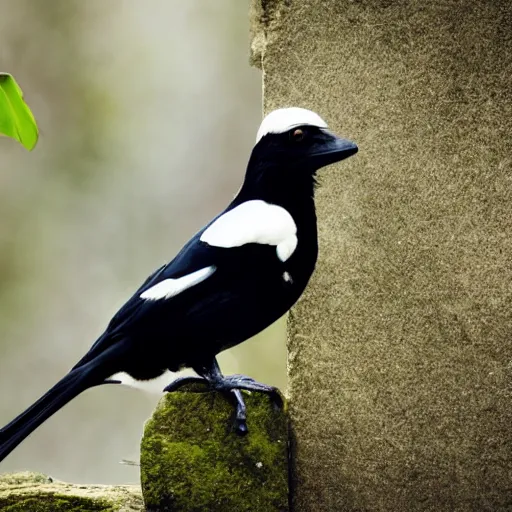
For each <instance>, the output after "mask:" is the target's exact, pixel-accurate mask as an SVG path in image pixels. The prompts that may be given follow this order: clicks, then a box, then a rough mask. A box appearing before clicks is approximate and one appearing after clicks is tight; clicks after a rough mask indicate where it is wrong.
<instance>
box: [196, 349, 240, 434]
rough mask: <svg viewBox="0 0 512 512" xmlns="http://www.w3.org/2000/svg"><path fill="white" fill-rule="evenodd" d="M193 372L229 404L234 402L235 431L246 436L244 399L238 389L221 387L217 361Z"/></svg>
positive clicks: (220, 374)
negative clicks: (220, 394)
mask: <svg viewBox="0 0 512 512" xmlns="http://www.w3.org/2000/svg"><path fill="white" fill-rule="evenodd" d="M194 370H195V371H196V372H197V373H198V374H199V375H201V376H202V377H204V378H205V379H206V380H207V381H208V383H209V384H210V387H211V388H212V389H215V390H216V391H220V392H221V393H222V394H223V395H224V396H225V397H226V398H227V399H228V400H229V401H230V402H234V404H235V426H236V431H237V433H238V434H240V435H245V434H247V432H248V429H247V407H246V405H245V401H244V398H243V396H242V393H241V391H240V390H239V389H235V388H232V389H225V388H223V387H222V381H223V379H224V376H223V375H222V372H221V371H220V367H219V363H217V359H215V358H213V361H212V362H211V363H210V364H209V365H205V366H200V367H198V368H194Z"/></svg>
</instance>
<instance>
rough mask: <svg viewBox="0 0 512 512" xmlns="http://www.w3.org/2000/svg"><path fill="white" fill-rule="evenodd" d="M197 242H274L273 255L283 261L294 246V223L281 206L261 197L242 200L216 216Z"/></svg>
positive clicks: (234, 244) (229, 244)
mask: <svg viewBox="0 0 512 512" xmlns="http://www.w3.org/2000/svg"><path fill="white" fill-rule="evenodd" d="M201 241H202V242H206V243H207V244H208V245H212V246H214V247H224V248H229V247H240V246H241V245H245V244H266V245H275V246H276V252H277V257H278V258H279V259H280V260H281V261H283V262H284V261H286V260H287V259H288V258H289V257H290V256H291V255H292V254H293V252H294V251H295V249H296V247H297V226H296V225H295V222H294V220H293V217H292V216H291V215H290V214H289V213H288V212H287V211H286V210H285V209H284V208H282V207H281V206H277V205H275V204H269V203H266V202H265V201H261V200H253V201H246V202H245V203H242V204H241V205H239V206H237V207H236V208H233V209H232V210H230V211H229V212H227V213H225V214H224V215H222V216H221V217H219V218H218V219H217V220H216V221H215V222H214V223H213V224H212V225H211V226H209V227H208V228H207V229H206V230H205V231H204V233H203V234H202V235H201Z"/></svg>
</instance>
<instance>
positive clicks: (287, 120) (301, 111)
mask: <svg viewBox="0 0 512 512" xmlns="http://www.w3.org/2000/svg"><path fill="white" fill-rule="evenodd" d="M296 126H316V127H318V128H327V123H326V122H325V121H324V120H323V119H322V118H321V117H320V116H319V115H318V114H316V113H315V112H313V111H312V110H307V109H305V108H299V107H290V108H280V109H278V110H274V111H272V112H270V114H268V115H267V116H266V117H265V119H263V121H262V122H261V125H260V128H259V130H258V133H257V135H256V144H257V143H258V142H259V141H260V140H261V139H262V138H263V137H264V136H265V135H267V134H268V133H284V132H287V131H288V130H291V129H292V128H294V127H296Z"/></svg>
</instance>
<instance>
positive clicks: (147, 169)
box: [0, 0, 286, 483]
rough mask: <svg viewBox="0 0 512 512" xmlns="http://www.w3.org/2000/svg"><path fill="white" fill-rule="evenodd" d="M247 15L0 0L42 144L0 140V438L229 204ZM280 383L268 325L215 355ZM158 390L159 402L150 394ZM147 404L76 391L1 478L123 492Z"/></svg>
mask: <svg viewBox="0 0 512 512" xmlns="http://www.w3.org/2000/svg"><path fill="white" fill-rule="evenodd" d="M248 4H249V1H248V0H243V1H242V0H216V1H215V2H213V1H211V0H187V1H186V2H185V1H183V0H150V1H147V2H141V1H138V0H117V1H116V2H106V1H105V0H87V1H80V0H52V1H46V2H43V1H41V0H0V70H2V71H6V72H10V73H12V74H13V75H14V76H15V77H16V79H17V80H18V82H19V84H20V86H21V87H22V88H23V90H24V93H25V99H26V100H27V102H28V103H29V105H30V106H31V108H32V110H33V112H34V115H35V117H36V119H37V121H38V124H39V127H40V131H41V134H40V140H39V143H38V146H37V147H36V149H35V150H34V152H32V153H28V152H26V151H25V150H24V149H23V148H22V147H21V146H20V145H18V144H17V143H15V142H14V141H12V140H10V139H7V138H1V139H0V354H1V357H0V423H1V424H2V425H3V424H5V423H7V422H8V421H10V420H11V419H12V418H13V417H14V416H15V415H16V414H18V413H19V412H21V411H22V410H23V409H24V408H25V407H26V406H28V405H30V404H31V403H32V402H33V401H34V400H35V399H37V398H38V397H39V396H40V395H41V394H42V393H43V392H44V391H46V390H47V389H48V388H49V387H50V386H51V385H53V384H54V383H55V382H56V381H57V380H58V379H59V378H60V377H61V376H62V375H64V373H65V372H66V371H67V370H68V369H69V368H70V367H71V366H72V365H73V364H74V363H75V362H76V361H77V360H78V359H79V358H80V357H81V356H82V355H83V353H84V352H85V351H86V350H87V349H88V348H89V346H90V345H91V344H92V343H93V341H94V340H95V338H96V337H97V336H98V335H99V334H100V333H101V331H102V330H103V328H104V327H105V325H106V323H107V322H108V320H109V319H110V317H111V316H112V315H113V314H114V313H115V311H116V310H117V308H118V307H120V306H121V305H122V304H123V303H124V301H125V300H126V299H127V298H128V297H129V296H130V295H131V294H132V293H133V291H134V290H135V288H136V287H137V286H138V285H139V284H140V283H141V281H142V280H143V279H144V278H145V277H146V276H147V275H148V274H149V272H151V271H152V270H153V269H155V268H156V267H157V266H159V265H160V264H162V263H163V262H164V261H167V260H168V259H170V258H171V257H172V256H173V255H174V254H175V253H176V252H177V251H178V250H179V249H180V247H181V245H182V244H183V243H184V242H186V241H187V239H188V238H189V237H190V236H191V235H192V234H193V233H194V232H195V231H196V230H198V229H199V228H200V227H201V226H202V225H203V224H204V223H205V222H207V221H208V220H209V219H210V218H211V217H212V216H213V215H215V214H216V213H218V211H219V210H221V209H222V208H223V207H224V206H225V205H226V204H227V202H228V201H229V200H230V199H231V198H232V197H233V195H234V194H235V193H236V191H237V190H238V187H239V185H240V182H241V180H242V177H243V173H244V170H245V166H246V163H247V159H248V156H249V153H250V151H251V148H252V145H253V143H254V138H255V134H256V130H257V127H258V124H259V122H260V120H261V76H260V72H259V71H258V70H255V69H253V68H251V67H249V64H248V53H249V36H248V33H249V28H248V25H249V21H248V9H249V6H248ZM220 362H221V366H222V368H223V370H224V371H225V373H233V372H241V373H248V374H250V375H251V376H253V377H255V378H257V379H261V380H263V381H265V382H268V383H272V384H276V385H278V386H280V387H281V388H284V387H285V384H286V376H285V374H286V372H285V365H286V356H285V347H284V329H283V327H282V323H281V324H280V325H277V326H274V327H272V328H270V329H269V330H268V331H267V332H266V333H264V334H263V335H260V337H259V339H257V340H251V341H250V342H248V343H246V344H244V345H243V346H239V347H237V348H235V349H233V350H231V351H229V352H226V353H224V354H222V356H221V358H220ZM163 384H164V383H162V384H160V385H159V386H157V389H162V387H163ZM158 399H159V395H158V394H147V393H144V392H142V391H140V390H134V389H130V388H127V387H122V386H119V387H118V386H105V387H103V388H96V389H93V390H89V391H87V392H86V393H85V394H83V395H81V396H80V397H78V398H77V399H75V400H74V401H73V402H71V404H69V405H67V406H66V407H65V408H64V409H63V410H61V411H60V412H59V413H57V414H56V415H55V416H54V417H53V418H51V419H50V420H49V421H47V422H46V423H45V424H44V425H43V426H42V427H40V428H39V429H38V430H37V431H36V432H35V433H34V434H33V435H32V436H31V437H30V438H29V439H27V440H26V441H25V442H24V443H23V444H22V445H21V446H20V447H19V448H18V449H17V450H16V451H14V452H13V453H12V454H11V455H10V456H9V457H8V458H7V459H6V460H5V461H4V462H3V463H2V466H1V468H0V471H12V470H20V469H30V470H36V471H42V472H44V473H47V474H50V475H52V476H53V477H55V478H58V479H64V480H73V481H75V482H105V483H107V482H109V483H120V482H126V483H129V482H137V481H138V469H137V467H134V466H126V465H121V464H119V461H120V460H121V459H124V458H126V459H131V460H138V450H139V440H140V436H141V432H142V429H143V424H144V422H145V420H146V419H147V418H148V417H149V416H150V414H151V412H152V410H153V408H154V407H155V405H156V403H157V401H158Z"/></svg>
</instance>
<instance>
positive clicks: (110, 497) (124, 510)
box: [0, 472, 144, 512]
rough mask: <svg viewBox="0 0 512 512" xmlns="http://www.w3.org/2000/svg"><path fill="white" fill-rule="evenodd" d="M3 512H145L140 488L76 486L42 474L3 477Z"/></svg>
mask: <svg viewBox="0 0 512 512" xmlns="http://www.w3.org/2000/svg"><path fill="white" fill-rule="evenodd" d="M0 510H1V511H2V512H142V510H144V509H143V503H142V497H141V495H140V489H138V488H137V486H108V485H73V484H68V483H65V482H59V481H54V480H53V479H52V478H49V477H48V476H46V475H43V474H41V473H30V472H22V473H6V474H3V475H0Z"/></svg>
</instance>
